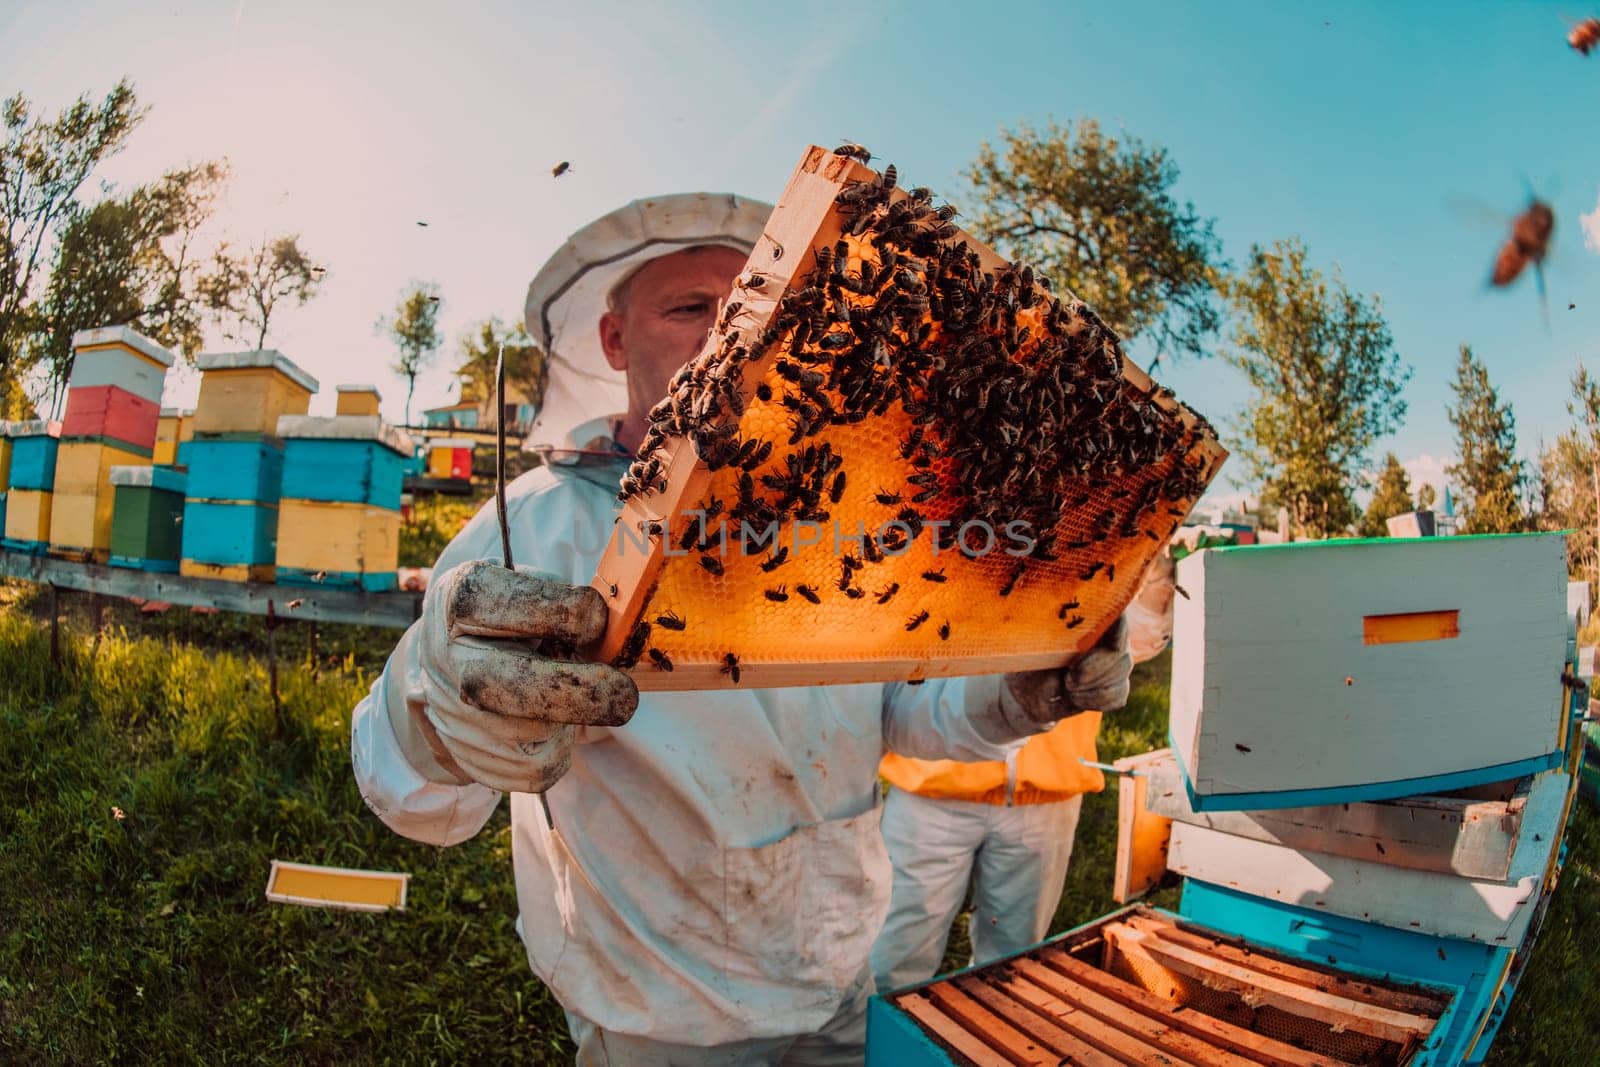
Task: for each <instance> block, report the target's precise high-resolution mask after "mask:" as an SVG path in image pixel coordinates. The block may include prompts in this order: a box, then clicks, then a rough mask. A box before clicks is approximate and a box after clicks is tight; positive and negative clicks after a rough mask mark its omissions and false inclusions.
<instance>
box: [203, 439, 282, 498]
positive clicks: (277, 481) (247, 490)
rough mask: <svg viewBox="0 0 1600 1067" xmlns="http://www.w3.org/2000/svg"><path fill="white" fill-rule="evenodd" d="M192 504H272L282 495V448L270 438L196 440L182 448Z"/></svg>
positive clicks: (280, 444)
mask: <svg viewBox="0 0 1600 1067" xmlns="http://www.w3.org/2000/svg"><path fill="white" fill-rule="evenodd" d="M182 451H183V457H182V458H183V460H184V462H185V464H186V465H187V466H188V468H189V498H190V499H191V500H238V501H251V502H256V503H275V502H276V501H277V500H278V498H279V497H280V496H281V495H282V492H281V490H282V486H283V445H282V443H281V442H279V441H275V440H273V439H271V438H262V437H257V438H253V439H252V438H245V439H232V438H212V437H196V438H194V439H193V440H192V441H188V442H186V443H185V445H184V446H183V450H182Z"/></svg>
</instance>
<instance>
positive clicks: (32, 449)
mask: <svg viewBox="0 0 1600 1067" xmlns="http://www.w3.org/2000/svg"><path fill="white" fill-rule="evenodd" d="M60 438H61V424H60V423H59V422H46V421H44V420H42V419H33V420H31V421H24V422H13V423H12V424H11V482H10V487H11V488H12V489H34V490H40V491H43V492H49V491H50V490H51V489H52V488H54V486H55V483H56V449H57V448H58V447H59V445H60V443H61V442H60Z"/></svg>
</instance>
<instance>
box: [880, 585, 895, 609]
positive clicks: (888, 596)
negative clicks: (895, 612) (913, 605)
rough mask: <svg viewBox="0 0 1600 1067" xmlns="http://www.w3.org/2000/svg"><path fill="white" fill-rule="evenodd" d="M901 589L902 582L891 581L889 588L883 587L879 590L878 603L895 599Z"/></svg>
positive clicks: (885, 602)
mask: <svg viewBox="0 0 1600 1067" xmlns="http://www.w3.org/2000/svg"><path fill="white" fill-rule="evenodd" d="M899 591H900V583H899V582H890V583H889V587H888V588H887V589H882V590H880V591H879V592H878V603H880V604H887V603H888V602H889V601H890V600H892V599H894V595H895V594H896V593H898V592H899Z"/></svg>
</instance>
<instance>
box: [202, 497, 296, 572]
mask: <svg viewBox="0 0 1600 1067" xmlns="http://www.w3.org/2000/svg"><path fill="white" fill-rule="evenodd" d="M277 544H278V509H277V508H276V507H267V506H264V505H261V504H251V503H242V502H241V503H229V502H224V501H210V500H197V499H195V498H194V497H193V496H190V498H189V499H188V501H186V502H185V503H184V505H183V558H184V561H185V562H188V561H191V560H192V561H194V562H196V563H206V564H212V565H217V566H229V567H231V566H260V565H264V564H271V563H272V562H273V559H274V558H275V556H276V553H277Z"/></svg>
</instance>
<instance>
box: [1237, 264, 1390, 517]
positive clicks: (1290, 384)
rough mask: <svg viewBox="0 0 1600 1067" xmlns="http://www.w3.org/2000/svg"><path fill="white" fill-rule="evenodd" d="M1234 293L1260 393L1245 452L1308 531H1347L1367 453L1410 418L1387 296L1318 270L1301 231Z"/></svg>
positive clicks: (1252, 269)
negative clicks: (1359, 290) (1386, 312)
mask: <svg viewBox="0 0 1600 1067" xmlns="http://www.w3.org/2000/svg"><path fill="white" fill-rule="evenodd" d="M1223 291H1224V292H1225V293H1226V295H1227V297H1228V299H1229V301H1230V302H1231V303H1232V305H1233V307H1234V309H1235V312H1236V319H1235V329H1234V337H1233V345H1232V347H1231V348H1230V349H1228V350H1227V352H1226V359H1227V361H1228V362H1229V363H1231V364H1232V365H1233V366H1235V367H1237V368H1239V370H1241V371H1242V372H1243V373H1244V375H1245V378H1246V380H1247V381H1248V382H1249V383H1250V386H1251V388H1252V390H1253V391H1254V396H1253V397H1252V399H1251V402H1250V404H1249V406H1248V407H1247V408H1246V410H1245V412H1244V413H1243V414H1242V415H1241V416H1240V417H1239V419H1238V420H1237V422H1236V430H1237V434H1238V437H1239V442H1238V449H1239V454H1240V457H1241V458H1242V459H1243V460H1244V462H1245V464H1246V466H1247V469H1248V471H1249V473H1250V476H1251V478H1252V479H1253V480H1254V481H1255V482H1257V483H1258V484H1260V485H1261V486H1262V496H1263V499H1264V501H1265V502H1267V503H1270V504H1277V505H1282V506H1284V507H1287V508H1288V509H1289V511H1290V516H1291V521H1292V523H1293V525H1294V528H1295V530H1296V532H1297V534H1300V535H1304V536H1310V537H1313V538H1316V537H1327V536H1330V535H1332V534H1337V533H1341V532H1343V531H1344V530H1345V529H1347V528H1348V527H1349V526H1350V524H1351V523H1352V522H1354V521H1355V519H1356V517H1357V514H1356V507H1355V502H1354V500H1353V499H1352V498H1351V487H1352V486H1353V485H1355V484H1356V479H1357V478H1358V477H1360V472H1361V469H1362V467H1363V466H1364V465H1365V457H1366V455H1367V452H1368V450H1369V449H1370V448H1371V447H1372V444H1373V442H1374V441H1376V440H1377V439H1378V438H1379V437H1381V436H1383V435H1385V434H1388V433H1391V432H1393V431H1394V430H1395V429H1396V428H1398V427H1399V425H1400V423H1401V421H1402V420H1403V419H1404V418H1405V411H1406V404H1405V401H1404V400H1402V399H1401V398H1400V391H1401V389H1402V388H1403V387H1404V385H1405V382H1406V379H1407V378H1408V377H1410V374H1411V371H1410V369H1409V368H1407V367H1405V366H1403V365H1402V364H1401V362H1400V356H1399V354H1398V353H1396V352H1395V350H1394V341H1393V338H1392V337H1391V336H1390V334H1389V327H1388V324H1387V323H1385V321H1384V318H1383V314H1382V309H1381V306H1380V303H1379V301H1378V299H1377V297H1371V298H1366V297H1362V296H1360V295H1358V294H1356V293H1352V292H1351V291H1350V290H1349V289H1348V288H1346V287H1345V284H1344V281H1343V279H1342V278H1340V276H1339V275H1338V273H1337V272H1335V274H1334V276H1333V278H1332V280H1331V281H1329V280H1325V279H1324V278H1323V276H1322V274H1321V273H1320V272H1318V271H1316V270H1314V269H1312V268H1311V267H1308V266H1307V265H1306V250H1305V246H1304V245H1303V244H1301V243H1300V241H1299V240H1298V239H1290V240H1287V241H1278V242H1276V243H1275V244H1274V245H1273V246H1272V247H1271V248H1270V249H1265V250H1263V249H1262V248H1260V247H1259V246H1257V247H1254V248H1252V249H1251V251H1250V263H1249V266H1248V267H1247V268H1246V269H1245V270H1244V271H1243V273H1241V274H1239V275H1238V276H1236V277H1233V278H1231V279H1229V280H1227V281H1226V282H1224V283H1223Z"/></svg>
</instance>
